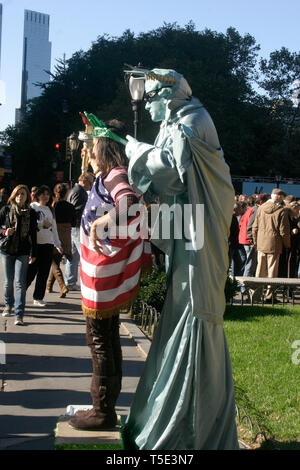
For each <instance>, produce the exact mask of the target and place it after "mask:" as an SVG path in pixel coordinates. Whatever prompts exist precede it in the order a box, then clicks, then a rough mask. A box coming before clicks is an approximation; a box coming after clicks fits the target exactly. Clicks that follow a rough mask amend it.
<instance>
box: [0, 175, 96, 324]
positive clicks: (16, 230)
mask: <svg viewBox="0 0 300 470" xmlns="http://www.w3.org/2000/svg"><path fill="white" fill-rule="evenodd" d="M93 181H94V176H93V175H92V174H91V173H84V174H82V175H81V176H80V177H79V180H78V183H76V184H75V186H74V188H72V189H71V188H70V187H69V185H68V184H67V183H58V184H56V185H55V187H54V189H53V192H52V191H51V189H50V188H49V187H48V186H46V185H42V186H39V187H36V186H34V187H33V188H31V191H29V189H28V187H27V186H26V185H23V184H20V185H17V186H16V187H15V188H14V189H13V191H12V193H11V195H10V196H9V198H8V200H7V201H5V203H4V204H3V205H2V207H1V210H0V225H1V234H0V251H1V258H2V265H3V274H4V310H3V313H2V315H3V316H4V317H5V316H10V315H11V314H12V312H13V310H14V315H15V325H23V324H24V321H23V318H24V313H25V303H26V291H27V289H28V287H29V286H30V285H31V284H32V283H33V282H35V284H34V291H33V305H34V306H37V307H46V305H47V304H46V302H45V301H44V296H45V292H46V291H47V292H52V288H53V284H54V282H55V281H57V283H58V285H59V288H60V291H59V297H60V298H62V297H65V296H66V294H67V293H68V291H69V290H80V287H79V286H78V284H77V283H76V282H77V272H78V261H79V255H78V251H77V250H78V244H79V235H78V230H79V228H78V227H79V224H80V219H81V215H82V212H83V209H84V206H85V203H86V201H87V198H88V191H89V190H90V189H91V187H92V184H93ZM73 230H74V232H73ZM73 233H74V235H73ZM63 256H65V258H66V260H67V261H66V276H65V279H64V276H63V273H62V271H61V268H60V263H61V261H62V258H63ZM75 272H76V275H75Z"/></svg>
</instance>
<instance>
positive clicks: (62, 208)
mask: <svg viewBox="0 0 300 470" xmlns="http://www.w3.org/2000/svg"><path fill="white" fill-rule="evenodd" d="M67 191H68V188H67V187H66V185H65V184H64V183H58V184H56V185H55V187H54V190H53V192H54V196H55V201H54V204H53V209H54V212H55V220H56V225H57V232H58V237H59V239H60V242H61V246H62V250H63V254H64V255H65V257H66V258H67V259H68V260H69V261H71V260H72V246H71V245H72V242H71V229H72V226H73V227H74V226H75V223H76V215H75V209H74V206H73V205H72V204H70V203H69V202H67V201H66V200H65V197H66V194H67ZM63 254H62V253H61V252H59V251H58V250H57V248H56V247H54V249H53V259H52V265H51V270H50V274H49V278H48V282H47V292H52V288H53V284H54V282H55V280H56V281H57V282H58V285H59V288H60V293H59V297H60V298H63V297H65V296H66V294H67V292H68V288H67V286H66V284H65V280H64V276H63V273H62V270H61V268H60V263H61V260H62V257H63Z"/></svg>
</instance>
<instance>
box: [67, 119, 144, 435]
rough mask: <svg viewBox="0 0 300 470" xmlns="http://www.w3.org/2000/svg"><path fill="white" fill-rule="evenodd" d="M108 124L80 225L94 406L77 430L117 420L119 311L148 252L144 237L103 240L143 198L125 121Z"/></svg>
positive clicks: (130, 297) (97, 145) (94, 158)
mask: <svg viewBox="0 0 300 470" xmlns="http://www.w3.org/2000/svg"><path fill="white" fill-rule="evenodd" d="M107 126H108V129H109V135H110V136H111V137H100V138H97V139H94V147H93V150H92V152H91V154H90V158H89V163H90V165H91V166H92V168H93V172H94V174H95V176H96V180H95V182H94V185H93V187H92V189H91V192H90V194H89V198H88V201H87V203H86V206H85V210H84V212H83V216H82V220H81V229H80V230H81V233H80V240H81V294H82V309H83V314H84V315H85V317H86V334H87V344H88V346H89V347H90V350H91V355H92V363H93V377H92V383H91V396H92V400H93V408H92V410H90V411H78V412H77V413H76V415H75V418H74V419H72V420H71V421H70V424H71V426H73V427H75V428H77V429H103V428H107V427H111V426H114V425H115V424H116V423H117V417H116V412H115V403H116V400H117V398H118V396H119V393H120V390H121V380H122V352H121V346H120V336H119V312H120V310H121V309H122V308H126V307H128V306H130V305H131V304H132V302H133V301H134V299H135V296H136V294H137V290H138V285H139V278H140V273H141V264H142V256H143V240H142V239H141V237H140V236H139V237H138V238H137V239H135V240H134V239H129V238H127V239H122V240H121V239H120V238H119V239H117V238H113V237H110V238H106V239H105V240H99V238H100V237H99V230H100V232H101V231H102V233H103V230H104V229H105V227H106V226H107V225H108V226H111V227H112V228H116V225H118V220H119V217H120V216H122V217H123V215H125V216H126V217H125V219H126V223H127V209H129V208H130V207H131V206H132V204H134V203H137V202H138V198H137V196H136V194H135V193H134V191H133V189H132V188H131V186H130V185H129V183H128V177H127V171H126V167H127V158H126V156H125V153H124V146H123V145H122V144H119V143H118V140H115V139H116V138H117V137H118V136H117V135H116V134H118V135H120V134H123V135H124V136H125V132H124V125H123V124H122V123H120V122H119V121H117V120H112V121H109V122H108V123H107ZM124 202H125V204H123V203H124ZM123 207H124V210H125V211H126V212H124V214H123V212H122V210H123ZM125 207H126V209H125ZM128 220H129V219H128ZM130 220H131V221H134V220H133V219H130ZM128 223H130V221H129V222H128Z"/></svg>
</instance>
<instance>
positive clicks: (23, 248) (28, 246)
mask: <svg viewBox="0 0 300 470" xmlns="http://www.w3.org/2000/svg"><path fill="white" fill-rule="evenodd" d="M10 208H11V206H10V205H6V206H4V207H2V208H1V210H0V227H1V228H0V238H4V237H5V235H4V234H3V232H4V231H5V230H6V229H7V228H9V227H10V226H11V223H10V219H9V212H10ZM29 214H30V226H29V232H28V235H27V237H26V238H24V239H23V240H21V239H20V240H19V244H18V251H17V253H14V255H16V256H22V255H30V256H31V257H32V258H36V252H37V244H36V233H37V220H36V212H35V210H33V209H29ZM16 235H17V236H18V235H19V234H18V233H17V234H16ZM1 251H2V252H3V253H5V250H3V249H2V250H1ZM7 254H10V253H7Z"/></svg>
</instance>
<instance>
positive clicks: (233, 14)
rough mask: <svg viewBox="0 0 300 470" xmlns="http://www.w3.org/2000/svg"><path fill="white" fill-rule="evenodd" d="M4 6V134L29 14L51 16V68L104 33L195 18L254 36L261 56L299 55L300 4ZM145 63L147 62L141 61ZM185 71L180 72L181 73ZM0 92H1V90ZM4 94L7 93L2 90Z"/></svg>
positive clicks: (187, 0) (62, 0) (221, 1)
mask: <svg viewBox="0 0 300 470" xmlns="http://www.w3.org/2000/svg"><path fill="white" fill-rule="evenodd" d="M0 3H2V5H3V17H2V51H1V65H0V67H1V68H0V82H1V83H0V86H2V90H3V88H4V89H5V103H4V104H3V105H2V106H0V131H1V130H4V129H5V128H6V127H7V125H9V124H14V123H15V109H16V108H19V107H20V100H21V76H22V54H23V25H24V10H25V9H27V10H34V11H38V12H40V13H47V14H49V15H50V37H49V40H50V41H51V43H52V62H51V69H52V70H53V67H54V66H55V64H56V60H57V59H60V58H62V57H63V56H64V54H65V55H66V59H68V58H70V57H71V56H72V54H73V53H74V52H76V51H78V50H80V49H82V50H84V51H86V50H87V49H89V47H90V45H91V42H92V41H95V40H96V39H97V37H98V36H101V35H103V34H105V33H107V34H109V35H110V36H120V35H121V34H122V33H123V32H124V31H125V30H126V29H130V30H131V31H133V32H134V33H135V34H139V33H140V32H146V31H150V30H152V29H156V28H158V27H160V26H162V25H163V22H167V23H173V22H177V23H178V24H179V25H180V26H185V25H186V24H187V23H188V22H189V21H190V20H192V21H193V22H194V23H195V26H196V29H197V30H199V31H202V30H204V29H205V28H209V29H212V30H214V31H217V32H221V33H225V32H226V30H227V28H228V27H230V26H232V27H235V28H236V29H237V30H238V31H239V33H240V34H242V35H243V34H246V33H249V34H251V35H252V36H254V38H255V39H256V42H257V43H258V44H259V45H260V46H261V51H260V55H261V56H262V57H268V56H269V54H270V53H271V52H272V51H274V50H277V49H280V48H281V47H283V46H284V47H287V48H288V49H289V50H290V51H299V49H300V47H299V45H300V28H299V18H300V0H284V1H283V0H207V1H204V0H184V1H178V0H163V1H161V0H152V1H151V2H143V1H142V0H140V1H138V0H128V1H124V0H111V1H108V0H106V1H102V0H87V1H84V0H0ZM142 60H143V61H144V62H146V58H143V59H142ZM178 71H179V72H180V70H178ZM0 93H1V91H0ZM2 93H3V92H2Z"/></svg>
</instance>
